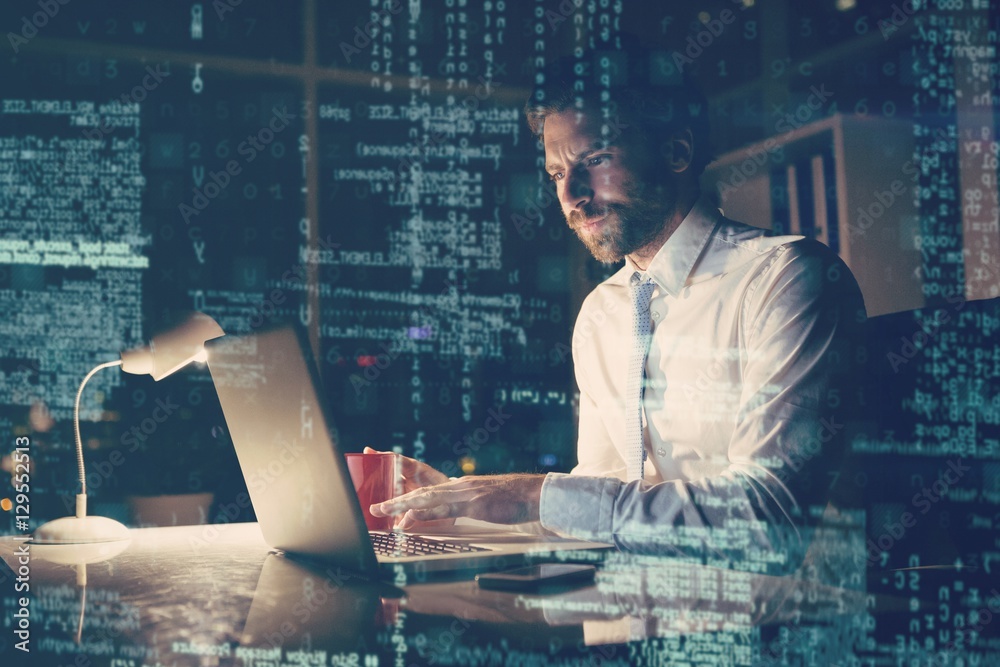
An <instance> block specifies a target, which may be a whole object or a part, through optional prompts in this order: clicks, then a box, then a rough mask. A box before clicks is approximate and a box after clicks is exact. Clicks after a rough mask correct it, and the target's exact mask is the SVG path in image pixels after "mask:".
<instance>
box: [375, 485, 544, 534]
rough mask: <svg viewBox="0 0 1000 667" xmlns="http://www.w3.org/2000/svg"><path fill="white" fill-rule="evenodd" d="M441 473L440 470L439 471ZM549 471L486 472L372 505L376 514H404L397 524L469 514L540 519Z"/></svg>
mask: <svg viewBox="0 0 1000 667" xmlns="http://www.w3.org/2000/svg"><path fill="white" fill-rule="evenodd" d="M438 474H440V473H438ZM544 480H545V475H520V474H516V475H484V476H479V477H463V478H461V479H456V480H452V481H450V482H445V483H443V484H438V485H437V486H426V487H423V488H421V489H418V490H416V491H413V492H411V493H407V494H405V495H402V496H397V497H396V498H393V499H392V500H387V501H385V502H384V503H378V504H375V505H372V506H371V510H370V511H371V513H372V516H394V515H398V514H403V519H402V521H400V522H398V523H397V526H396V527H397V528H401V529H403V530H408V529H410V528H412V527H413V526H414V525H416V523H417V522H418V521H429V520H433V519H446V518H452V519H453V518H457V517H460V516H467V517H470V518H473V519H480V520H482V521H489V522H491V523H523V522H525V521H536V520H538V505H539V502H540V500H541V497H542V482H543V481H544Z"/></svg>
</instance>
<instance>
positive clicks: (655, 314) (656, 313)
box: [653, 310, 660, 320]
mask: <svg viewBox="0 0 1000 667" xmlns="http://www.w3.org/2000/svg"><path fill="white" fill-rule="evenodd" d="M653 319H654V320H658V319H660V313H658V312H657V311H655V310H654V311H653Z"/></svg>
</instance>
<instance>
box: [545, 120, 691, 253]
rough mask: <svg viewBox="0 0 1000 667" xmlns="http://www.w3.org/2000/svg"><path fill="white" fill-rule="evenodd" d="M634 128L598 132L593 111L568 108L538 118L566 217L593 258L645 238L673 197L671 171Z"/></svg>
mask: <svg viewBox="0 0 1000 667" xmlns="http://www.w3.org/2000/svg"><path fill="white" fill-rule="evenodd" d="M613 128H614V126H611V129H612V132H613V131H614V129H613ZM637 135H638V132H637V131H636V130H635V129H632V130H628V129H626V130H625V131H624V132H623V133H620V136H614V135H613V134H607V135H605V136H603V137H602V132H601V122H600V118H599V117H598V116H597V114H589V115H588V114H580V113H579V112H578V111H576V110H567V111H563V112H561V113H557V114H552V115H550V116H547V117H546V119H545V127H544V132H543V137H544V143H545V170H546V171H547V172H548V173H549V176H550V177H551V178H552V180H553V181H554V182H555V184H556V194H557V195H558V198H559V203H560V205H561V206H562V210H563V214H564V215H565V216H566V222H567V224H568V225H569V227H570V229H572V230H573V231H574V232H576V235H577V236H579V237H580V240H581V241H583V243H584V245H586V246H587V248H588V249H589V250H590V252H591V253H592V254H593V255H594V258H595V259H597V260H598V261H600V262H605V263H609V264H610V263H613V262H617V261H619V260H621V259H622V258H623V257H624V256H625V255H628V254H631V253H633V252H635V251H636V250H639V249H640V248H642V247H644V246H646V245H649V244H650V243H651V242H652V241H653V240H654V239H655V238H656V236H657V234H659V232H660V231H661V230H662V229H663V226H664V224H665V223H666V221H667V219H668V217H669V216H670V215H671V213H672V212H673V207H674V206H675V204H676V198H677V197H676V188H675V187H672V184H673V179H672V176H673V174H672V173H670V172H669V170H668V169H667V168H666V165H665V164H664V163H663V161H662V160H660V161H657V160H656V159H655V158H656V151H655V147H649V146H647V145H645V144H644V143H643V142H642V137H641V136H637Z"/></svg>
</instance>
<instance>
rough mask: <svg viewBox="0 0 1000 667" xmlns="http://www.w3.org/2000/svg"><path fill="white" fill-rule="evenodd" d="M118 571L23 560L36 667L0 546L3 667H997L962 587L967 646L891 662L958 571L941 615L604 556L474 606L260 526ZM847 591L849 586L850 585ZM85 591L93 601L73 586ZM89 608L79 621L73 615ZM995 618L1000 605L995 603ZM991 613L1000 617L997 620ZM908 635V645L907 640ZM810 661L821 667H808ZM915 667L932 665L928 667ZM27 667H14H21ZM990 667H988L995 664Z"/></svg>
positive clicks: (457, 589)
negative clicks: (281, 539)
mask: <svg viewBox="0 0 1000 667" xmlns="http://www.w3.org/2000/svg"><path fill="white" fill-rule="evenodd" d="M132 536H133V538H132V541H131V543H130V544H128V546H127V547H126V548H125V549H124V551H122V552H121V553H119V554H117V555H113V556H111V557H109V558H107V559H105V560H103V561H100V562H96V563H93V562H92V563H90V564H89V565H87V566H86V576H85V579H83V580H81V578H80V569H81V566H71V565H65V564H60V563H54V562H51V561H50V560H45V559H43V550H42V549H40V548H37V547H36V548H34V549H33V551H32V555H31V560H30V604H29V609H30V648H31V652H30V654H24V653H22V652H21V651H18V650H16V649H15V648H14V642H15V641H16V639H15V638H14V636H13V634H12V629H11V624H10V620H9V619H11V616H12V613H13V610H15V609H16V605H17V597H19V596H20V595H23V594H18V593H15V590H14V584H15V581H16V575H15V574H14V573H15V572H17V569H18V567H19V565H18V563H17V556H16V554H15V551H16V549H17V548H18V547H19V545H20V543H19V542H17V541H16V540H15V539H14V538H3V539H0V557H2V559H3V561H4V562H5V563H6V565H7V568H9V569H6V570H5V569H3V568H0V578H2V581H0V590H2V592H3V596H4V599H3V609H4V617H5V619H7V623H6V624H5V631H4V633H3V636H2V637H0V656H2V659H0V664H3V665H5V666H6V665H15V664H30V665H75V666H77V665H78V666H80V667H88V666H91V665H108V666H111V665H122V666H128V667H141V666H143V665H150V666H153V665H174V664H176V665H245V666H247V667H251V666H253V667H281V666H284V665H328V666H333V665H358V666H359V667H367V666H373V667H374V666H377V665H390V664H403V665H411V664H416V665H420V664H459V665H466V664H468V665H489V664H500V665H502V664H525V663H527V664H548V663H550V662H560V663H562V664H598V663H599V664H602V665H631V664H673V663H675V662H681V661H683V662H685V664H691V665H718V664H725V665H769V664H774V665H777V664H823V665H827V664H835V663H838V662H840V661H845V660H847V658H848V657H849V656H850V657H852V658H856V659H859V660H861V661H862V662H863V664H895V660H894V659H892V657H893V656H896V655H897V654H898V653H899V651H900V650H905V651H906V653H905V656H904V657H905V658H906V661H907V663H909V662H910V660H911V659H912V660H916V661H917V664H925V663H927V664H935V665H947V664H957V662H956V661H957V659H958V658H959V657H961V658H963V659H966V660H968V659H969V658H972V659H973V660H977V659H978V660H980V661H981V662H980V664H983V665H986V664H990V660H991V659H993V660H995V659H996V657H997V655H998V654H1000V653H998V649H997V647H996V646H995V645H992V644H990V643H989V642H990V641H991V640H987V639H985V638H984V636H985V635H987V634H988V632H976V633H975V634H973V628H974V624H975V623H978V622H981V621H982V620H983V618H984V617H978V616H976V617H973V616H975V613H976V612H975V610H976V609H978V607H977V606H976V605H977V604H978V605H980V606H983V605H986V606H987V607H988V605H989V603H990V601H991V600H992V598H989V597H988V595H987V590H988V589H982V590H979V589H976V591H977V592H976V593H975V596H974V597H971V589H970V588H968V587H965V586H964V583H963V589H964V597H961V599H959V598H960V596H958V595H956V599H953V600H951V601H950V604H951V606H950V607H949V608H948V609H950V613H953V614H970V616H969V622H968V623H963V626H965V627H964V629H965V630H966V631H965V632H964V633H962V635H961V636H959V634H958V633H955V632H954V631H952V630H951V628H953V627H954V626H953V624H951V623H949V622H943V621H942V622H939V623H938V625H937V626H936V627H935V628H934V631H935V633H938V632H942V631H943V634H942V636H943V637H944V638H943V639H941V640H940V641H939V642H938V643H936V644H933V645H927V646H916V645H914V646H905V647H898V646H897V645H896V639H895V636H896V634H897V632H898V631H899V630H900V628H904V629H906V628H909V629H912V623H913V622H914V620H916V621H918V622H927V621H926V619H927V618H932V617H933V618H938V617H940V615H941V613H942V609H943V608H945V607H944V606H943V605H942V603H941V601H940V600H939V599H938V598H939V597H940V596H941V593H940V591H941V590H944V589H947V590H951V588H953V587H954V586H953V584H954V582H955V581H957V580H956V579H955V576H954V573H953V572H950V571H930V572H926V571H922V572H919V576H921V577H924V578H928V577H930V578H935V577H936V578H937V579H938V580H940V582H941V585H939V586H936V587H925V588H924V590H928V591H933V592H934V596H933V597H934V599H920V598H919V596H917V595H914V594H913V591H912V590H909V589H908V586H909V582H911V581H912V575H913V574H914V573H902V574H903V576H902V577H901V578H900V581H901V582H902V586H901V587H900V588H899V594H898V595H895V596H894V595H889V596H881V595H880V596H875V595H871V594H868V593H866V592H865V590H864V586H863V583H862V585H860V586H856V587H852V586H850V585H848V586H846V587H845V586H836V585H831V584H829V583H827V582H818V581H809V580H806V579H804V578H801V577H799V578H793V577H774V576H766V575H761V574H753V573H746V572H736V571H732V570H724V569H718V568H711V567H705V566H701V565H696V564H690V563H683V562H680V561H677V560H672V559H663V558H653V557H648V556H645V557H637V556H629V555H628V554H622V553H617V552H613V553H610V554H608V555H607V557H606V558H605V560H604V562H603V563H602V564H601V566H600V569H599V571H598V574H597V577H596V580H595V583H594V584H593V585H589V586H587V587H585V588H579V589H575V590H567V591H562V592H559V593H556V594H552V595H528V594H519V593H506V592H500V591H487V590H480V589H479V588H478V587H477V586H476V584H475V583H474V582H473V581H472V579H471V574H470V575H469V576H467V577H465V578H461V579H452V580H433V581H428V582H409V583H407V584H406V585H404V586H402V589H400V588H397V587H395V586H391V585H388V584H386V583H378V582H366V581H363V580H361V579H359V578H357V577H356V576H353V575H352V574H351V573H350V572H346V571H343V570H339V569H336V568H333V567H326V566H323V565H322V564H315V563H303V562H300V561H298V560H293V559H290V558H287V557H285V556H281V555H275V554H273V553H270V550H269V549H268V547H267V545H266V544H265V543H264V541H263V539H262V538H261V535H260V532H259V530H258V528H257V526H256V524H234V525H228V526H227V525H218V526H190V527H180V528H155V529H142V530H134V531H132ZM846 583H849V582H845V584H846ZM83 584H85V586H84V585H83ZM84 598H85V602H86V604H85V605H83V602H84ZM993 603H994V604H996V603H1000V596H998V597H997V599H996V600H995V601H994V602H993ZM998 611H1000V610H998ZM910 634H911V635H912V632H911V633H910ZM813 657H815V658H816V660H815V662H814V663H813V662H812V661H811V660H812V658H813ZM921 660H923V661H924V662H923V663H922V662H920V661H921ZM19 661H20V662H19ZM993 664H996V663H995V662H994V663H993Z"/></svg>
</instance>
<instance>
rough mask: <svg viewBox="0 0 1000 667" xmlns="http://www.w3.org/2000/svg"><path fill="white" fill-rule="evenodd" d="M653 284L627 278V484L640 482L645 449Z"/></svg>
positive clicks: (635, 278)
mask: <svg viewBox="0 0 1000 667" xmlns="http://www.w3.org/2000/svg"><path fill="white" fill-rule="evenodd" d="M654 286H655V285H654V283H653V281H652V280H649V279H648V278H647V279H645V280H643V278H642V275H641V274H640V273H639V272H638V271H636V272H635V273H633V274H632V277H631V278H630V279H629V292H630V293H631V295H632V353H631V355H629V364H628V381H627V382H626V384H625V447H626V452H627V453H628V458H627V460H626V462H625V463H626V470H627V474H628V481H630V482H631V481H634V480H637V479H642V476H643V463H644V461H645V460H646V449H645V447H643V443H642V390H643V384H644V382H643V380H645V377H646V355H647V354H648V353H649V341H650V338H651V333H652V326H651V325H650V321H649V300H650V298H651V297H652V296H653V287H654Z"/></svg>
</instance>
